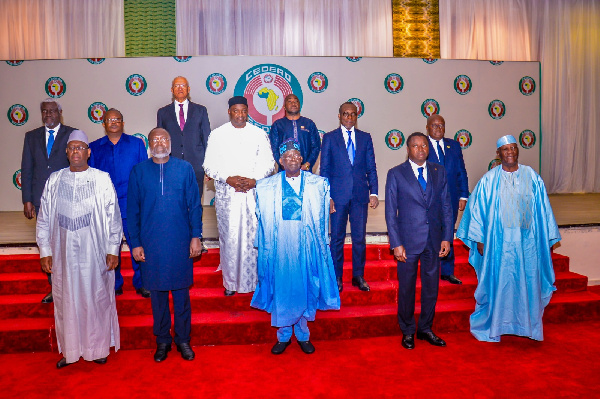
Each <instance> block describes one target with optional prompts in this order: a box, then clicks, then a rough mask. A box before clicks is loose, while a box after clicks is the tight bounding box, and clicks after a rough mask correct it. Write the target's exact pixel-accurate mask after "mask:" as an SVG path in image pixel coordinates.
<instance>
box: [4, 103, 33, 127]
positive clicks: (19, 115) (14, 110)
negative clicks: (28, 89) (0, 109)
mask: <svg viewBox="0 0 600 399" xmlns="http://www.w3.org/2000/svg"><path fill="white" fill-rule="evenodd" d="M6 116H7V117H8V120H9V121H10V123H12V124H13V125H15V126H23V125H24V124H25V123H27V120H28V119H29V112H28V111H27V108H25V106H24V105H21V104H15V105H13V106H12V107H10V108H9V109H8V112H7V113H6Z"/></svg>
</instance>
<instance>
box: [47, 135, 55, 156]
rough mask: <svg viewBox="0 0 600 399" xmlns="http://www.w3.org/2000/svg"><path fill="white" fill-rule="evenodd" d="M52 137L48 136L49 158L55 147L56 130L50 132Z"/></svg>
mask: <svg viewBox="0 0 600 399" xmlns="http://www.w3.org/2000/svg"><path fill="white" fill-rule="evenodd" d="M48 133H50V136H48V144H46V151H47V152H48V158H50V151H52V146H53V145H54V130H48Z"/></svg>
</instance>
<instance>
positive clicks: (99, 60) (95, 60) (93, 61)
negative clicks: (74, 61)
mask: <svg viewBox="0 0 600 399" xmlns="http://www.w3.org/2000/svg"><path fill="white" fill-rule="evenodd" d="M105 59H106V58H88V59H87V61H88V62H89V63H90V64H92V65H100V64H102V63H103V62H104V60H105Z"/></svg>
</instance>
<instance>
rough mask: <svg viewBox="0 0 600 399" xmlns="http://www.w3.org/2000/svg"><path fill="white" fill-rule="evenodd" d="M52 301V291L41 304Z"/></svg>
mask: <svg viewBox="0 0 600 399" xmlns="http://www.w3.org/2000/svg"><path fill="white" fill-rule="evenodd" d="M53 301H54V298H52V291H50V293H49V294H48V295H46V296H45V297H44V298H42V303H52V302H53ZM59 368H60V367H59Z"/></svg>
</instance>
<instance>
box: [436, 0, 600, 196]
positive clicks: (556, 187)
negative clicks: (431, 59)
mask: <svg viewBox="0 0 600 399" xmlns="http://www.w3.org/2000/svg"><path fill="white" fill-rule="evenodd" d="M440 38H441V41H440V50H441V56H442V58H459V59H486V60H504V61H540V62H541V69H542V82H541V90H542V134H543V140H542V141H541V143H542V170H541V172H542V177H543V178H544V180H545V183H546V186H547V187H548V190H549V191H550V192H552V193H571V192H600V156H599V155H598V153H599V152H600V124H599V122H600V119H599V117H598V114H599V113H600V2H598V0H486V1H483V0H440Z"/></svg>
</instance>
